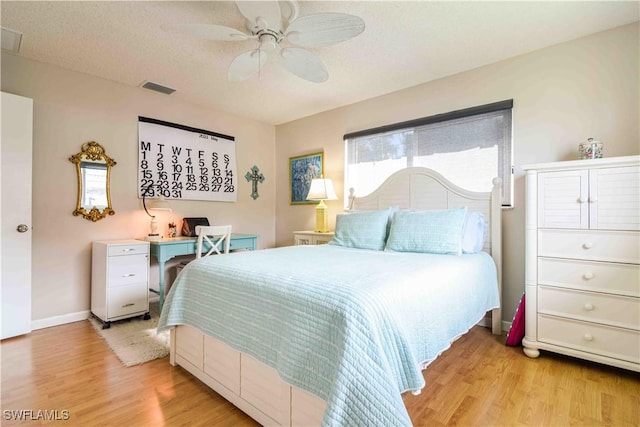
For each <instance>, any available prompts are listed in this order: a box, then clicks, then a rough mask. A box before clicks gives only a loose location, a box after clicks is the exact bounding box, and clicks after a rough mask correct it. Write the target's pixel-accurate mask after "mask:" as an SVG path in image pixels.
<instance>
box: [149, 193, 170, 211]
mask: <svg viewBox="0 0 640 427" xmlns="http://www.w3.org/2000/svg"><path fill="white" fill-rule="evenodd" d="M149 209H153V210H156V211H169V212H171V206H170V205H169V201H168V200H167V199H165V198H164V196H158V198H157V199H155V200H150V201H149Z"/></svg>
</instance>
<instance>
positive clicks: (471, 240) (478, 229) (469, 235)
mask: <svg viewBox="0 0 640 427" xmlns="http://www.w3.org/2000/svg"><path fill="white" fill-rule="evenodd" d="M462 230H463V231H462V253H465V254H475V253H478V252H480V251H481V250H482V248H483V247H484V233H485V232H486V230H487V222H486V221H485V219H484V215H483V214H482V213H481V212H468V213H467V217H466V218H465V220H464V227H463V229H462Z"/></svg>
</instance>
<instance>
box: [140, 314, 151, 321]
mask: <svg viewBox="0 0 640 427" xmlns="http://www.w3.org/2000/svg"><path fill="white" fill-rule="evenodd" d="M142 319H143V320H149V319H151V314H149V313H145V315H144V317H143V318H142Z"/></svg>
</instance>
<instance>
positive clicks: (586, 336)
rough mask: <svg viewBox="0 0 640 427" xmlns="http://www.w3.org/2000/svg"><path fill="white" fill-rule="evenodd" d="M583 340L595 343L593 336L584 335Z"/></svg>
mask: <svg viewBox="0 0 640 427" xmlns="http://www.w3.org/2000/svg"><path fill="white" fill-rule="evenodd" d="M582 338H583V339H584V340H585V341H593V335H591V334H584V335H583V336H582Z"/></svg>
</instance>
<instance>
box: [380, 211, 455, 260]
mask: <svg viewBox="0 0 640 427" xmlns="http://www.w3.org/2000/svg"><path fill="white" fill-rule="evenodd" d="M466 215H467V208H466V207H463V208H458V209H448V210H437V211H420V212H406V211H404V212H403V211H400V212H396V213H395V214H394V215H393V220H392V221H391V231H390V234H389V239H388V240H387V246H386V248H385V250H387V251H395V252H426V253H432V254H454V255H460V254H461V253H462V227H463V225H464V220H465V217H466Z"/></svg>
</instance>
